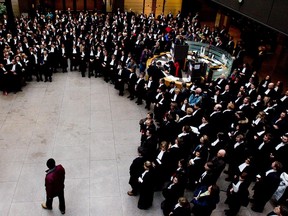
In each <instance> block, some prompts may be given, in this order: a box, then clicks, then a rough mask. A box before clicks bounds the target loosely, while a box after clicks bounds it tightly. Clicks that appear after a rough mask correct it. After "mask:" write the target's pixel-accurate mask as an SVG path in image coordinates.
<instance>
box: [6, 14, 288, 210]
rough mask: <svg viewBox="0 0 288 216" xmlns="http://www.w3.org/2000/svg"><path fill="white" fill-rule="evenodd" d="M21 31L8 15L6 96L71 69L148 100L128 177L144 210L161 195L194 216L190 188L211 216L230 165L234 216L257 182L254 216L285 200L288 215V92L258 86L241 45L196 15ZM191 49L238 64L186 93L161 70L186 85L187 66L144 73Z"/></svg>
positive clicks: (68, 20) (21, 22)
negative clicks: (153, 60) (181, 47)
mask: <svg viewBox="0 0 288 216" xmlns="http://www.w3.org/2000/svg"><path fill="white" fill-rule="evenodd" d="M15 23H16V31H11V30H9V28H8V27H9V26H7V17H5V16H4V20H3V22H2V25H1V26H0V51H2V53H3V55H0V69H1V70H0V88H1V90H2V91H3V94H4V95H7V94H8V93H9V92H15V93H16V92H17V91H21V89H22V87H23V86H25V85H26V82H31V81H33V80H36V81H37V82H40V81H43V80H44V81H50V82H51V81H52V75H53V73H55V72H57V70H59V69H60V70H62V72H63V73H66V72H67V69H68V66H70V71H79V72H81V73H80V74H81V76H82V77H85V76H88V77H89V78H91V77H95V78H97V77H99V76H102V77H103V78H104V80H105V81H106V82H110V83H111V84H113V85H115V88H116V89H118V90H119V95H120V96H123V95H124V93H126V90H125V86H126V84H128V92H129V96H128V98H130V100H134V99H135V98H137V100H136V103H137V104H138V105H141V104H142V103H143V101H145V103H146V106H145V108H147V109H148V110H150V109H151V108H152V109H153V112H149V113H148V114H147V117H146V118H145V119H142V120H141V121H140V131H141V141H140V143H141V144H140V147H139V148H138V152H139V157H138V158H136V159H135V160H134V161H133V163H132V165H131V169H130V174H131V178H130V181H129V182H130V184H131V186H132V191H129V192H128V195H136V194H138V193H139V194H140V199H139V203H138V207H139V208H140V209H147V208H149V207H150V206H151V205H152V202H153V193H154V190H163V196H164V198H165V200H164V201H163V203H162V204H161V207H162V209H163V212H164V214H165V215H190V204H189V202H188V201H187V199H186V198H185V197H183V195H184V190H185V189H189V190H192V191H194V195H193V197H194V198H193V199H192V201H191V203H192V204H193V208H192V212H193V213H194V215H210V214H211V212H212V211H213V209H215V208H216V204H217V203H218V202H219V187H218V186H217V185H216V182H217V179H218V178H219V176H220V174H221V173H222V171H223V169H224V168H225V166H226V163H228V165H229V166H228V170H226V171H225V172H226V173H227V175H228V176H227V180H228V181H231V184H230V186H229V188H228V189H227V200H226V203H227V204H228V206H229V209H228V210H227V211H226V212H225V214H226V215H235V214H236V213H237V212H238V210H239V208H240V206H241V205H247V203H248V201H249V200H248V195H249V193H248V187H249V185H250V184H251V182H254V181H255V186H254V195H253V196H251V197H253V200H251V201H253V208H252V210H254V211H257V212H261V211H262V210H263V208H264V206H265V204H266V202H267V201H268V200H269V199H270V198H271V196H272V195H273V193H274V192H275V191H276V192H277V191H278V195H277V197H278V199H277V202H278V203H280V204H281V206H280V207H279V208H278V209H276V210H275V211H276V212H277V211H278V212H280V211H281V212H282V215H287V214H285V213H283V212H285V211H286V212H287V208H286V198H287V192H286V187H284V188H283V187H282V188H281V190H280V189H279V185H281V182H284V179H285V178H284V177H285V175H284V174H285V173H286V172H287V164H288V163H287V157H286V155H287V151H288V145H287V143H288V134H287V101H288V91H286V92H285V93H284V94H283V83H282V82H281V81H278V82H277V83H276V84H274V83H273V82H272V81H271V77H270V76H269V75H267V76H266V77H265V78H264V79H263V80H261V81H260V80H259V77H258V74H257V71H254V68H250V67H249V65H247V64H245V62H243V53H244V47H243V44H242V43H241V42H238V43H236V45H235V43H234V40H233V37H231V36H230V35H229V33H228V32H227V31H226V29H219V28H213V29H212V28H209V27H208V26H201V24H200V19H199V15H198V14H196V15H195V16H194V17H192V16H189V15H188V16H185V17H184V16H182V15H181V13H180V12H179V13H178V14H177V15H176V16H173V15H172V14H171V13H169V14H167V15H164V14H161V15H159V16H157V17H155V15H154V14H153V13H151V14H149V15H146V14H142V13H141V14H135V13H133V12H132V11H129V12H122V11H120V10H118V11H117V12H116V13H113V14H102V13H101V14H100V13H96V12H95V13H94V12H88V11H87V12H86V11H83V12H72V11H70V10H68V11H65V12H64V11H55V12H54V13H49V14H46V13H43V12H40V11H36V12H35V14H33V16H31V17H29V16H28V17H24V16H21V17H20V18H16V19H15ZM185 40H193V41H199V42H206V43H209V44H211V45H215V46H217V47H220V48H222V49H224V50H226V51H228V52H229V53H230V54H231V55H233V56H234V59H235V61H234V68H233V72H232V73H231V75H229V77H225V76H221V77H220V78H218V79H217V80H214V81H211V82H208V81H207V82H206V81H205V80H204V81H202V82H199V81H198V80H195V82H192V84H191V85H190V84H187V83H183V84H182V86H181V88H177V87H176V85H175V83H173V82H171V83H170V85H169V86H166V85H165V80H164V79H163V78H162V76H163V75H162V74H163V73H162V71H163V70H165V73H168V74H171V75H179V76H180V75H181V74H182V72H181V67H180V66H179V62H169V63H168V66H167V65H161V63H160V62H157V64H156V65H150V66H149V67H148V68H146V62H147V59H148V58H150V57H151V56H153V55H157V54H160V53H161V52H165V51H169V50H170V48H171V45H172V43H173V42H174V43H176V44H177V43H182V42H183V41H185ZM180 65H181V64H180ZM138 68H139V70H140V74H138V73H136V69H138ZM179 71H180V72H179ZM145 72H147V73H146V77H147V76H148V79H145ZM268 185H269V187H268ZM279 193H280V195H279ZM271 214H272V213H271ZM275 214H277V213H275Z"/></svg>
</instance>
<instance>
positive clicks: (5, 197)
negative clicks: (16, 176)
mask: <svg viewBox="0 0 288 216" xmlns="http://www.w3.org/2000/svg"><path fill="white" fill-rule="evenodd" d="M16 185H17V182H16V181H9V182H0V203H5V204H6V205H10V204H11V202H12V200H13V195H14V192H15V188H16Z"/></svg>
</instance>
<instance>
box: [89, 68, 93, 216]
mask: <svg viewBox="0 0 288 216" xmlns="http://www.w3.org/2000/svg"><path fill="white" fill-rule="evenodd" d="M88 73H89V71H88ZM92 77H93V76H92ZM89 84H90V92H89V93H90V94H89V96H90V97H89V102H90V118H89V155H88V167H89V171H88V176H89V179H88V181H89V185H88V187H89V189H88V190H89V194H90V191H91V145H92V135H91V133H92V131H91V122H92V119H91V118H92V102H91V100H92V94H91V92H92V90H91V89H92V81H91V79H90V80H89ZM90 201H91V200H90V197H89V203H88V208H89V209H90V208H91V204H90V203H91V202H90ZM89 215H90V211H89Z"/></svg>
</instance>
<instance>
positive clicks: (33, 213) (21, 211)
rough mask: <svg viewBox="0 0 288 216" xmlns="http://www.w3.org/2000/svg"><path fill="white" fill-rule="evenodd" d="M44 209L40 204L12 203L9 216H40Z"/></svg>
mask: <svg viewBox="0 0 288 216" xmlns="http://www.w3.org/2000/svg"><path fill="white" fill-rule="evenodd" d="M41 213H42V209H41V207H40V204H39V203H38V202H17V203H12V205H11V208H10V212H9V216H23V215H27V216H28V215H30V216H39V215H41Z"/></svg>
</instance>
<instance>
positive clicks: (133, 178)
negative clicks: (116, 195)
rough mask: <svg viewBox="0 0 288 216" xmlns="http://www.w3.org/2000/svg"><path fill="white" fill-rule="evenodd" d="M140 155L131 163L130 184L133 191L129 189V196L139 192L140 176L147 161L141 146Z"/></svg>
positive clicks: (139, 148)
mask: <svg viewBox="0 0 288 216" xmlns="http://www.w3.org/2000/svg"><path fill="white" fill-rule="evenodd" d="M137 151H138V157H137V158H135V159H134V160H133V162H132V164H131V165H130V179H129V184H130V185H131V187H132V190H131V191H128V192H127V194H128V195H129V196H136V195H137V194H138V192H139V187H138V186H139V184H138V177H139V176H140V175H141V174H142V173H143V172H144V167H143V164H144V162H145V158H144V157H143V152H144V148H143V147H141V146H139V147H138V149H137Z"/></svg>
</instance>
